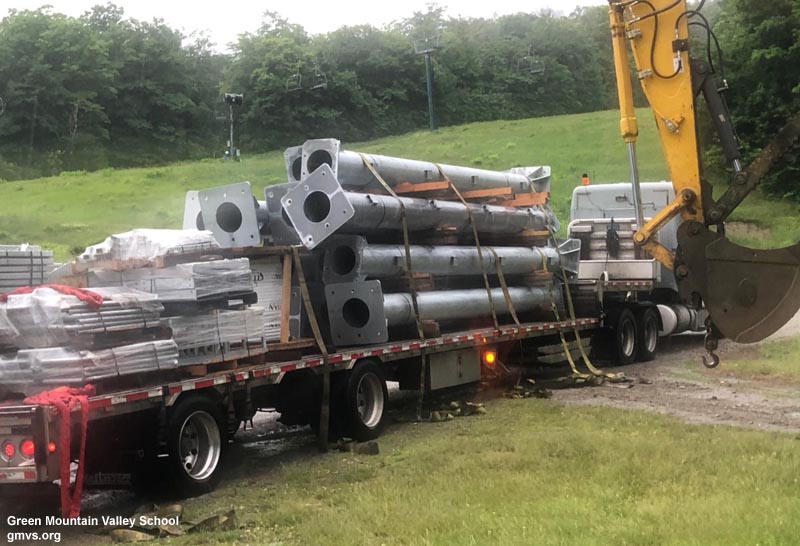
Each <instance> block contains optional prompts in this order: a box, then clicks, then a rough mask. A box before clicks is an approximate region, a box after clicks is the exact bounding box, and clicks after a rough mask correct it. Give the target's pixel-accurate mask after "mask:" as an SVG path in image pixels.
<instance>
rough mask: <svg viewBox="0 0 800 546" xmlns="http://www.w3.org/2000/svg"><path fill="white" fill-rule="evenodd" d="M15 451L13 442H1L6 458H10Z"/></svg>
mask: <svg viewBox="0 0 800 546" xmlns="http://www.w3.org/2000/svg"><path fill="white" fill-rule="evenodd" d="M16 453H17V448H16V447H14V444H12V443H11V442H6V443H5V444H3V455H4V456H5V458H6V460H9V459H11V458H12V457H13V456H14V455H15V454H16Z"/></svg>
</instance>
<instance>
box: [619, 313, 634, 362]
mask: <svg viewBox="0 0 800 546" xmlns="http://www.w3.org/2000/svg"><path fill="white" fill-rule="evenodd" d="M619 335H620V342H621V343H620V345H621V346H622V354H624V355H625V356H631V355H632V354H633V349H634V346H635V345H636V330H635V329H634V327H633V323H632V322H630V321H628V322H625V323H624V324H623V325H622V328H621V329H620V333H619Z"/></svg>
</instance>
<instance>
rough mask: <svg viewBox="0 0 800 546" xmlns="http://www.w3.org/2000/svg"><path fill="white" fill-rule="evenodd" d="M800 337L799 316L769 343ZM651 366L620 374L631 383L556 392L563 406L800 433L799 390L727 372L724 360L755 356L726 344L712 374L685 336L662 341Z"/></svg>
mask: <svg viewBox="0 0 800 546" xmlns="http://www.w3.org/2000/svg"><path fill="white" fill-rule="evenodd" d="M798 334H800V315H798V316H795V317H794V318H793V319H792V320H791V321H790V322H789V323H787V324H786V325H785V326H784V327H783V328H781V329H780V330H779V331H778V332H776V333H775V334H774V335H773V336H771V337H770V338H769V339H770V340H772V339H779V338H784V337H790V336H795V335H798ZM662 342H663V344H662V346H661V348H660V349H659V356H658V358H657V359H656V360H655V361H653V362H648V363H644V364H635V365H632V366H626V367H624V368H615V369H614V370H613V371H622V372H624V374H625V375H626V377H628V378H630V379H631V380H632V381H631V382H629V383H621V384H614V383H606V384H604V385H602V386H600V387H595V388H585V389H562V390H557V391H554V395H553V400H555V401H558V402H562V403H565V404H575V405H600V406H611V407H615V408H622V409H637V410H644V411H651V412H654V413H660V414H666V415H672V416H675V417H678V418H680V419H682V420H684V421H686V422H688V423H698V424H710V425H730V426H738V427H745V428H754V429H759V430H769V431H779V432H792V433H797V432H800V388H798V385H796V384H791V383H786V382H779V381H777V380H765V379H752V380H751V379H742V378H737V377H734V376H733V374H731V373H728V372H726V371H725V359H726V357H728V358H730V357H732V356H734V352H735V353H736V356H741V355H742V351H752V349H747V347H746V346H745V347H744V348H743V346H741V345H734V344H732V343H730V342H729V341H727V340H723V341H721V342H720V348H719V351H718V352H717V353H718V354H719V356H720V358H721V360H722V363H721V364H720V366H719V367H718V368H716V369H713V370H707V369H705V368H704V367H703V365H702V363H701V361H700V359H701V356H702V355H703V353H704V349H703V338H702V336H699V335H682V336H676V337H674V338H672V339H668V340H662Z"/></svg>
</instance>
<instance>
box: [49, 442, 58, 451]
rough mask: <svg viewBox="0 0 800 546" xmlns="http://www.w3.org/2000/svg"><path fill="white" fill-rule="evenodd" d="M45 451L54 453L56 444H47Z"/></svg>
mask: <svg viewBox="0 0 800 546" xmlns="http://www.w3.org/2000/svg"><path fill="white" fill-rule="evenodd" d="M47 451H49V452H50V453H55V452H56V443H55V442H50V443H49V444H47Z"/></svg>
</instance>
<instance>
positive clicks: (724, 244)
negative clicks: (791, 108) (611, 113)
mask: <svg viewBox="0 0 800 546" xmlns="http://www.w3.org/2000/svg"><path fill="white" fill-rule="evenodd" d="M701 4H702V3H701ZM609 16H610V23H611V36H612V45H613V50H614V63H615V71H616V79H617V90H618V95H619V103H620V113H621V122H620V131H621V133H622V137H623V139H624V141H625V142H626V145H627V147H628V154H629V160H630V166H631V183H632V185H633V196H634V209H635V210H636V211H637V212H636V216H637V218H636V219H637V224H638V225H637V228H638V230H637V232H636V233H635V235H634V242H635V243H636V245H637V246H638V247H639V248H641V249H642V251H644V252H646V253H647V254H649V255H651V256H653V257H654V258H656V259H657V260H658V261H660V262H661V263H663V264H664V265H666V266H668V267H670V268H672V269H673V271H674V272H675V278H676V280H677V282H678V289H679V291H680V293H681V295H682V297H683V298H684V300H686V301H687V302H690V303H693V304H694V305H700V304H701V303H702V304H704V305H705V306H706V308H707V310H708V311H709V322H708V324H707V328H708V335H707V337H706V348H707V349H708V351H709V353H710V356H711V358H712V360H711V362H712V365H716V363H718V362H719V360H718V359H717V357H716V356H715V355H713V350H714V349H715V348H716V343H717V339H719V338H720V337H723V336H724V337H728V338H730V339H732V340H734V341H737V342H740V343H752V342H755V341H759V340H761V339H764V338H765V337H767V336H768V335H770V334H772V333H773V332H775V331H776V330H777V329H778V328H780V327H781V326H782V325H783V324H784V323H785V322H787V321H788V320H789V319H790V318H791V317H792V316H794V314H795V313H796V312H797V311H798V309H800V245H794V246H791V247H788V248H783V249H777V250H755V249H749V248H745V247H742V246H739V245H736V244H734V243H732V242H730V241H729V240H728V239H726V238H725V236H724V233H725V231H724V223H723V222H724V220H725V219H726V218H727V217H728V216H729V215H730V213H731V212H732V211H733V209H734V208H735V207H736V206H737V205H738V204H739V203H740V202H741V201H742V199H744V198H745V197H746V196H747V194H748V193H750V192H751V191H752V190H753V189H754V188H755V187H756V186H757V185H758V183H759V182H760V180H761V179H762V178H763V176H764V175H765V174H767V172H768V170H769V168H770V166H771V165H772V164H773V162H774V161H775V160H776V159H777V158H779V157H780V156H782V155H783V154H784V153H785V152H786V151H787V150H788V149H789V148H790V147H791V146H792V145H793V143H794V141H795V140H796V139H797V138H798V136H800V117H798V116H796V117H794V118H793V119H792V120H790V121H789V123H788V124H787V125H786V127H784V129H783V130H782V131H781V132H780V133H779V134H778V136H777V137H776V138H775V140H774V141H773V142H772V143H771V144H770V145H769V146H767V147H766V148H765V149H764V151H763V152H762V153H761V154H760V155H759V157H758V158H757V159H756V160H755V161H754V162H753V163H752V164H751V165H750V166H748V168H746V169H744V168H743V167H742V163H741V156H740V154H739V145H738V139H737V136H736V133H735V131H734V128H733V125H732V122H731V116H730V113H729V111H728V107H727V104H726V103H725V99H724V95H723V94H722V91H724V90H725V89H726V85H725V82H724V80H722V81H719V80H718V78H717V74H716V73H715V67H714V65H713V62H712V61H711V56H710V55H709V56H708V60H705V59H696V58H693V57H692V55H691V53H692V52H691V44H690V37H689V27H690V25H692V26H697V27H700V28H703V29H705V31H706V32H708V33H711V32H712V31H711V28H710V25H709V23H708V21H707V20H706V19H705V17H704V16H703V15H702V13H700V12H699V11H698V10H690V9H687V5H686V0H641V1H639V0H628V1H618V0H609ZM629 50H630V51H631V53H632V55H633V59H634V63H635V65H636V77H637V78H638V80H639V83H640V84H641V87H642V90H643V91H644V94H645V96H646V97H647V100H648V103H649V105H650V109H651V111H652V113H653V115H654V117H655V122H656V126H657V128H658V134H659V137H660V139H661V144H662V148H663V151H664V156H665V159H666V163H667V167H668V168H669V172H670V175H671V179H672V185H673V187H674V188H675V195H676V198H675V200H674V201H673V202H672V203H671V204H670V205H668V206H667V207H665V208H664V209H662V210H661V211H660V212H659V213H658V214H656V215H655V216H654V217H653V218H651V219H649V220H648V221H645V219H644V218H642V213H641V203H640V199H638V196H639V188H638V186H639V180H638V170H637V167H636V138H637V136H638V126H637V120H636V115H635V111H634V104H633V90H632V85H631V74H630V65H629V61H628V51H629ZM701 95H702V97H703V99H704V102H705V105H706V106H707V107H708V109H709V111H710V114H711V119H712V125H713V126H714V127H715V129H716V131H717V135H718V136H719V139H720V142H721V144H722V148H723V152H724V154H725V157H726V159H727V161H728V163H729V166H730V168H731V170H732V171H733V173H734V178H733V181H732V183H731V185H730V187H729V188H728V190H727V191H726V192H725V193H724V195H722V196H721V197H720V198H719V199H718V200H716V201H715V200H714V198H713V196H712V191H711V186H710V185H709V184H707V183H705V182H704V181H703V179H702V176H701V175H702V166H701V164H700V154H699V151H698V137H697V121H696V117H695V116H696V113H697V105H698V103H699V101H698V97H699V96H701ZM675 216H680V217H681V218H682V220H683V222H682V224H681V226H680V228H679V230H678V248H677V249H668V248H665V247H664V246H663V245H661V244H660V243H659V242H658V240H657V238H656V237H655V235H656V233H658V231H659V230H660V229H661V228H662V227H663V226H664V225H666V224H667V223H668V222H669V221H670V220H671V219H672V218H674V217H675Z"/></svg>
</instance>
